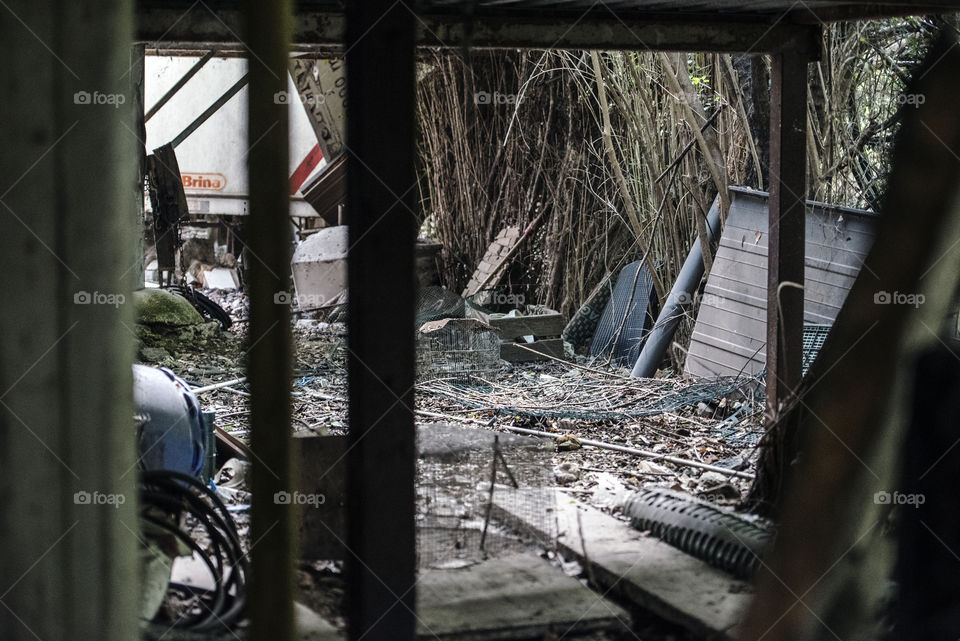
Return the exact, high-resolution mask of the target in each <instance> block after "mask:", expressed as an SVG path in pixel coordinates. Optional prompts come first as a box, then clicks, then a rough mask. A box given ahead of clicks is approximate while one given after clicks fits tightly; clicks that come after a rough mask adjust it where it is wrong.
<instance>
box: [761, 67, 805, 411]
mask: <svg viewBox="0 0 960 641" xmlns="http://www.w3.org/2000/svg"><path fill="white" fill-rule="evenodd" d="M807 62H808V58H807V57H806V56H803V55H799V54H793V53H791V54H783V53H776V54H773V55H771V56H770V221H769V236H768V237H767V277H768V280H767V414H766V416H767V421H768V423H769V422H771V421H772V420H773V418H774V417H776V416H777V414H778V413H779V409H780V407H782V405H783V403H784V402H785V401H786V400H787V399H788V398H789V397H790V396H791V395H792V394H793V393H795V392H796V390H797V387H798V385H799V384H800V379H801V377H802V354H803V289H802V286H803V273H804V254H805V247H804V245H805V237H806V236H805V234H806V231H805V226H806V212H805V202H806V196H805V194H806V166H807V154H806V139H807V138H806V137H807V111H806V105H807Z"/></svg>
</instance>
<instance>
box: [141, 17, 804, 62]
mask: <svg viewBox="0 0 960 641" xmlns="http://www.w3.org/2000/svg"><path fill="white" fill-rule="evenodd" d="M416 27H417V33H416V37H417V44H418V45H420V46H429V47H451V48H452V47H462V46H464V45H465V44H468V45H470V46H473V47H477V48H500V47H506V48H513V47H529V48H534V49H590V48H603V49H627V50H648V49H649V50H660V51H729V52H756V53H764V52H766V53H776V52H797V53H800V54H803V55H804V56H806V57H808V58H809V57H814V56H818V55H819V52H820V25H795V24H789V23H786V22H780V23H777V24H769V23H766V22H757V21H752V22H749V21H745V22H737V21H729V22H723V21H708V20H706V19H704V20H703V21H699V22H698V21H695V20H694V21H691V20H683V21H681V20H680V19H677V18H674V19H673V21H672V22H665V21H661V20H654V19H648V18H645V19H643V20H638V19H634V20H625V21H620V20H619V19H617V18H615V17H614V16H613V15H610V16H609V17H608V18H591V17H588V18H584V19H582V20H579V21H578V20H577V19H576V17H572V18H564V17H549V18H542V17H529V16H528V17H522V18H517V19H512V18H509V17H497V18H493V17H475V18H474V20H473V21H472V23H470V24H469V25H468V24H467V23H465V22H464V21H463V20H462V19H461V18H460V17H458V16H439V15H433V16H431V15H427V16H420V18H419V19H418V20H417V24H416ZM344 28H345V22H344V18H343V15H341V14H336V13H324V12H320V11H300V12H299V13H298V15H297V19H296V22H295V27H294V35H293V43H294V45H293V47H292V49H293V51H310V50H312V49H317V48H323V47H335V46H339V45H341V43H342V42H343V37H344V33H345V32H344ZM238 33H240V32H239V14H238V13H237V12H236V11H234V10H232V9H221V10H218V11H217V13H216V15H214V14H213V13H212V12H211V11H209V10H208V9H206V8H204V7H203V6H201V5H195V8H193V9H191V10H189V11H188V12H187V13H186V14H184V12H183V11H182V10H176V9H162V8H140V9H139V10H138V13H137V39H138V41H140V42H141V43H143V44H144V45H145V46H146V48H147V49H148V50H151V49H156V50H158V51H159V50H164V49H172V50H183V49H200V48H203V47H210V46H219V47H221V48H222V49H223V48H224V45H227V46H228V47H227V48H229V45H230V44H233V45H235V47H236V49H237V51H238V52H239V51H242V50H243V45H242V43H241V42H239V37H238V35H237V34H238Z"/></svg>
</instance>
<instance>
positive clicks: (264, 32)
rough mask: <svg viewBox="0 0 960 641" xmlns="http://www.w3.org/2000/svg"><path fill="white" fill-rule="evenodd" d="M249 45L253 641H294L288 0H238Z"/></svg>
mask: <svg viewBox="0 0 960 641" xmlns="http://www.w3.org/2000/svg"><path fill="white" fill-rule="evenodd" d="M243 6H244V15H245V38H246V45H247V47H248V49H249V54H250V55H249V57H248V60H249V62H248V64H249V78H250V93H249V94H248V95H249V114H248V118H249V120H248V126H249V133H248V136H249V143H248V144H249V150H250V152H249V161H248V162H249V166H248V171H249V176H250V215H249V217H248V219H247V221H246V222H247V227H246V230H245V232H246V233H245V235H246V237H247V238H248V239H249V243H248V249H249V251H248V252H247V253H246V256H247V258H248V259H249V260H250V264H249V265H248V266H247V267H248V273H249V287H250V334H249V336H248V341H249V346H250V347H249V350H250V351H249V359H248V365H247V378H248V380H249V381H250V391H251V399H250V423H251V428H252V449H253V452H254V454H255V456H254V457H253V460H252V461H251V463H252V464H253V476H252V486H253V518H252V522H251V540H252V541H255V542H256V543H255V544H254V547H253V549H252V550H251V555H252V556H251V566H250V571H251V583H250V590H249V594H248V600H247V604H248V609H249V612H250V618H251V622H252V630H251V639H252V640H253V641H292V639H293V638H294V627H293V562H294V555H295V551H296V546H295V545H296V544H295V531H294V520H293V511H292V510H293V508H292V506H291V505H290V504H289V501H286V502H285V501H277V500H275V497H276V496H277V494H278V493H282V492H289V491H290V488H291V479H292V476H293V475H292V472H291V469H290V468H291V466H290V449H291V444H290V416H291V408H290V372H291V338H290V308H289V306H288V305H286V304H278V301H284V302H285V301H286V299H287V297H286V295H285V294H284V295H281V296H280V298H277V294H278V293H280V292H287V291H288V290H289V289H290V285H289V280H290V277H289V274H290V254H291V243H290V240H291V238H290V223H289V220H290V218H289V211H288V210H289V204H290V200H289V191H290V183H289V179H288V176H287V167H288V122H287V105H286V103H285V102H284V101H278V100H276V99H275V98H274V95H275V94H276V93H277V92H280V91H286V89H287V59H288V53H287V52H288V47H289V38H290V35H289V34H290V33H291V29H292V18H291V15H292V14H291V11H292V8H291V3H290V0H279V1H278V2H259V1H258V0H247V1H246V2H245V3H244V5H243Z"/></svg>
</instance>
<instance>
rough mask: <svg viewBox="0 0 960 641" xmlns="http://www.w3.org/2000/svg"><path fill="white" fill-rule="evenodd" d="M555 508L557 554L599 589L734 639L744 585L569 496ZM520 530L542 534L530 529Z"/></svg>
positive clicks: (712, 635) (695, 629) (505, 510)
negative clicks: (580, 567)
mask: <svg viewBox="0 0 960 641" xmlns="http://www.w3.org/2000/svg"><path fill="white" fill-rule="evenodd" d="M520 491H522V490H520ZM557 503H558V505H557V518H558V523H559V533H560V535H559V537H558V547H559V550H560V552H561V553H563V554H564V555H571V556H574V557H576V558H577V559H578V560H579V561H580V562H581V563H583V564H585V565H586V566H587V567H589V570H588V574H589V575H590V576H592V577H593V578H594V580H595V581H596V583H597V584H598V587H600V588H602V589H604V590H609V593H610V594H611V595H612V596H615V597H617V598H618V599H621V600H623V601H629V602H631V603H635V604H636V605H638V606H640V607H642V608H645V609H646V610H649V611H650V612H652V613H653V614H655V615H657V616H659V617H661V618H663V619H665V620H667V621H670V622H672V623H675V624H677V625H680V626H682V627H683V628H685V629H687V630H690V631H691V632H692V633H694V634H695V635H697V636H699V637H703V638H709V639H730V640H733V639H735V638H736V636H737V630H736V629H737V627H738V626H739V624H740V621H741V619H742V618H743V616H744V615H745V614H746V611H747V607H748V605H749V603H750V601H751V599H752V596H753V595H752V592H751V588H750V586H749V584H748V583H747V582H745V581H740V580H738V579H734V578H733V577H731V576H729V575H727V574H725V573H724V572H722V571H720V570H717V569H716V568H713V567H710V566H709V565H707V564H706V563H704V562H703V561H700V560H699V559H696V558H694V557H692V556H690V555H688V554H685V553H683V552H681V551H680V550H678V549H676V548H674V547H671V546H670V545H667V544H666V543H664V542H662V541H660V540H658V539H655V538H652V537H648V536H646V535H644V534H643V533H641V532H638V531H637V530H635V529H633V528H632V527H631V526H630V525H629V524H628V523H626V522H624V521H620V520H618V519H616V518H614V517H612V516H610V515H608V514H605V513H603V512H601V511H600V510H597V509H596V508H593V507H590V506H587V505H584V504H582V503H580V502H578V501H577V500H576V499H574V498H573V497H571V496H570V495H568V494H564V493H562V492H559V493H558V494H557ZM494 504H495V507H496V509H497V512H499V513H500V515H501V516H502V517H505V518H507V519H509V520H510V521H511V522H513V523H516V521H518V517H517V515H515V514H513V513H512V512H511V511H510V505H509V504H507V503H503V504H501V503H498V502H497V499H496V497H494ZM578 514H579V518H578ZM520 527H524V528H526V529H527V530H528V531H530V532H532V533H534V534H537V535H540V533H539V532H536V529H535V527H534V526H532V525H530V524H526V523H524V524H522V525H520ZM581 531H582V532H583V534H584V539H583V540H581V538H580V532H581ZM584 541H585V543H584ZM584 548H586V551H584Z"/></svg>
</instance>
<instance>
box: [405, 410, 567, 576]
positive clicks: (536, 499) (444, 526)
mask: <svg viewBox="0 0 960 641" xmlns="http://www.w3.org/2000/svg"><path fill="white" fill-rule="evenodd" d="M551 446H552V444H551V443H548V442H544V441H541V440H539V439H533V438H527V437H523V436H514V435H505V434H494V433H492V432H487V431H483V430H477V429H475V428H469V427H462V426H456V425H447V424H434V425H427V426H423V427H421V428H420V429H419V431H418V450H419V455H418V460H417V559H418V565H419V567H420V568H421V569H425V568H436V567H445V568H449V567H460V566H466V565H470V564H473V563H476V562H478V561H481V560H483V559H486V558H490V557H495V556H499V555H502V554H503V553H504V552H510V551H517V550H521V549H529V548H530V547H531V546H539V547H548V548H549V547H552V546H553V542H554V540H555V539H556V496H555V493H554V490H553V487H552V485H553V478H552V475H553V471H552V470H553V466H552V465H551V462H550V457H551V454H552V447H551Z"/></svg>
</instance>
